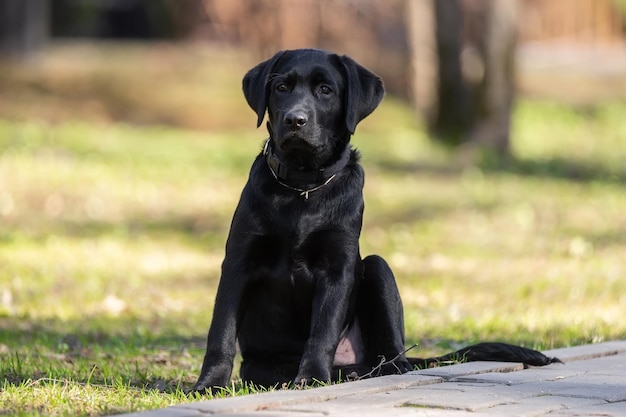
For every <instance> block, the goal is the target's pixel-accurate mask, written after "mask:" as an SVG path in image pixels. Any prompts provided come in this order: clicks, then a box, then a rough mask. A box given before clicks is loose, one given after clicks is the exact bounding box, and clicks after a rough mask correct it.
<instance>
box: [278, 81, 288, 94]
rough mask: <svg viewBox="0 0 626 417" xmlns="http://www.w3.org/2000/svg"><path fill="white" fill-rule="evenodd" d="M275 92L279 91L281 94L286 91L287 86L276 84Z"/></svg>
mask: <svg viewBox="0 0 626 417" xmlns="http://www.w3.org/2000/svg"><path fill="white" fill-rule="evenodd" d="M276 91H281V92H285V91H287V84H285V83H280V84H278V85H277V86H276Z"/></svg>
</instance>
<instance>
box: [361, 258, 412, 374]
mask: <svg viewBox="0 0 626 417" xmlns="http://www.w3.org/2000/svg"><path fill="white" fill-rule="evenodd" d="M357 308H358V309H357V313H358V316H359V322H360V325H361V330H362V337H363V343H364V345H365V352H366V360H367V362H368V363H369V364H370V365H371V366H372V367H376V366H378V365H379V364H380V363H381V357H383V356H384V358H385V360H386V361H390V360H392V359H394V358H396V359H395V360H394V362H393V364H387V365H384V366H382V367H381V369H380V374H393V373H404V372H408V371H410V370H412V367H411V365H410V364H409V362H408V361H407V360H406V358H405V356H404V354H403V353H402V352H404V312H403V308H402V300H401V299H400V293H399V291H398V287H397V285H396V280H395V278H394V276H393V272H392V271H391V268H390V267H389V265H388V264H387V262H386V261H385V260H384V259H383V258H381V257H380V256H377V255H371V256H368V257H366V258H365V259H363V281H362V282H361V283H360V289H359V298H358V307H357Z"/></svg>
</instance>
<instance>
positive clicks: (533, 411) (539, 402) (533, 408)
mask: <svg viewBox="0 0 626 417" xmlns="http://www.w3.org/2000/svg"><path fill="white" fill-rule="evenodd" d="M598 404H606V403H605V402H604V401H602V400H590V399H587V398H575V397H559V396H554V395H544V396H540V397H532V398H523V399H520V400H518V401H517V402H516V403H515V404H506V405H503V406H496V407H492V408H488V409H486V410H481V415H485V416H516V417H536V416H543V415H546V414H550V413H555V412H557V411H562V410H569V409H573V408H580V407H588V406H593V405H598Z"/></svg>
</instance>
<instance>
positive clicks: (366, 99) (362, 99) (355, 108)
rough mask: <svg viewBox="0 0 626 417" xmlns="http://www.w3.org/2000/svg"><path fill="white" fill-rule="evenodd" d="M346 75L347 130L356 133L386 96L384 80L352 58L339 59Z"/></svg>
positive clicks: (343, 57)
mask: <svg viewBox="0 0 626 417" xmlns="http://www.w3.org/2000/svg"><path fill="white" fill-rule="evenodd" d="M339 60H340V61H341V63H342V65H343V68H344V70H345V75H346V128H347V129H348V131H349V132H350V133H354V131H355V129H356V125H357V124H358V123H359V122H360V121H361V120H363V119H365V118H366V117H367V116H368V115H369V114H370V113H371V112H373V111H374V109H375V108H376V107H377V106H378V104H379V103H380V101H381V100H382V99H383V96H384V95H385V88H384V87H383V82H382V80H381V79H380V78H379V77H378V76H377V75H376V74H374V73H372V72H370V71H369V70H367V69H366V68H364V67H363V66H361V65H359V64H357V63H356V62H355V61H354V60H353V59H352V58H350V57H348V56H346V55H343V56H341V57H339Z"/></svg>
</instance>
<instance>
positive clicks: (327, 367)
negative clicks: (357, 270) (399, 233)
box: [294, 262, 354, 385]
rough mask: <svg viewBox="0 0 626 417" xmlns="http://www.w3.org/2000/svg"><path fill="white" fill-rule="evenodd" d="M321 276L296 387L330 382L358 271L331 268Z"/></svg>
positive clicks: (316, 290)
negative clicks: (355, 272) (355, 275)
mask: <svg viewBox="0 0 626 417" xmlns="http://www.w3.org/2000/svg"><path fill="white" fill-rule="evenodd" d="M347 264H348V265H350V262H348V263H347ZM344 266H345V264H344ZM333 269H334V268H333ZM320 275H321V276H320V277H318V280H317V285H316V289H315V296H314V300H313V312H312V313H313V314H312V317H311V332H310V335H309V339H308V341H307V343H306V345H305V349H304V353H303V355H302V359H301V361H300V367H299V369H298V374H297V376H296V378H295V379H294V383H295V384H296V385H301V384H310V383H313V382H315V381H319V382H329V381H330V376H331V371H332V367H333V359H334V357H335V351H336V350H337V344H338V343H339V339H340V337H341V332H342V330H343V328H344V326H345V323H346V315H347V312H348V306H349V304H350V296H351V293H352V288H353V285H354V269H353V268H349V267H347V268H343V270H342V271H333V270H332V269H331V270H326V271H323V272H320Z"/></svg>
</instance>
